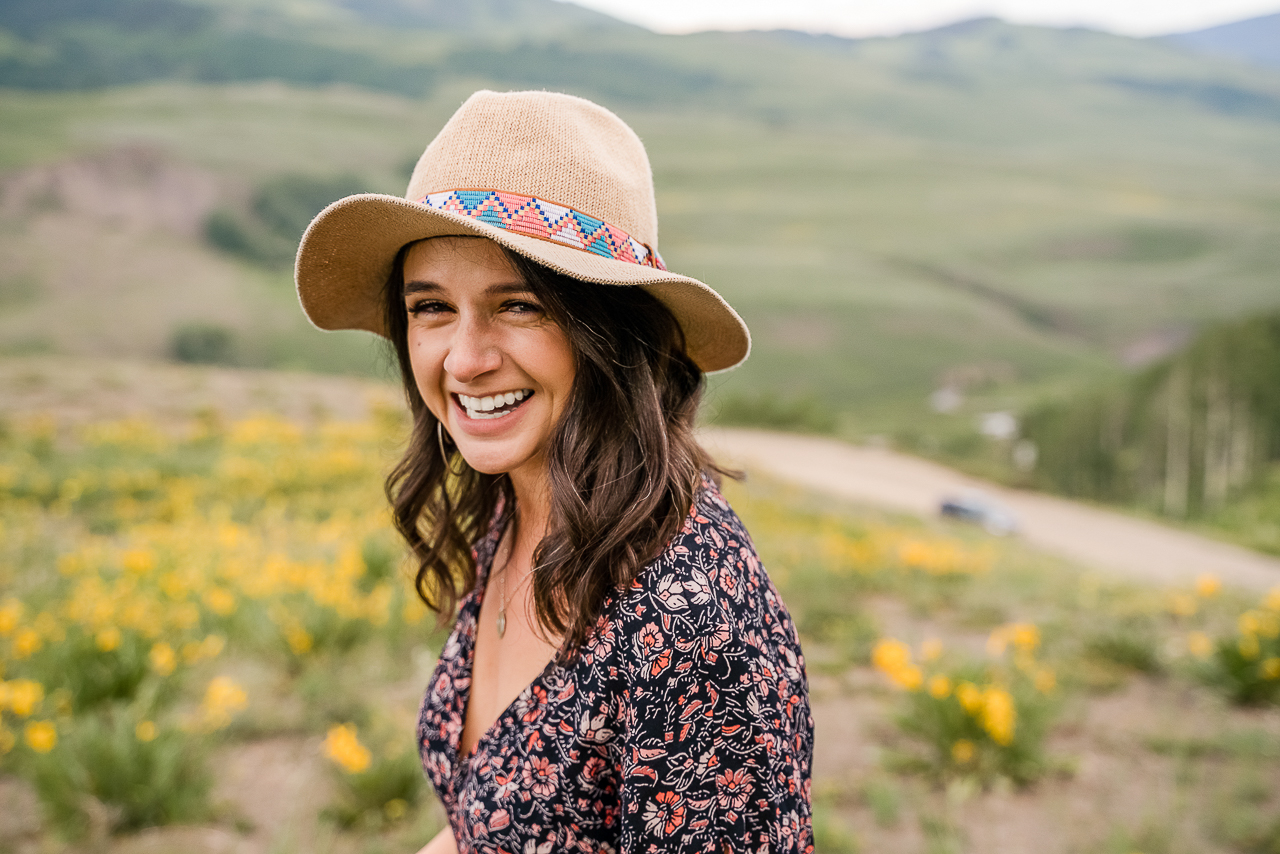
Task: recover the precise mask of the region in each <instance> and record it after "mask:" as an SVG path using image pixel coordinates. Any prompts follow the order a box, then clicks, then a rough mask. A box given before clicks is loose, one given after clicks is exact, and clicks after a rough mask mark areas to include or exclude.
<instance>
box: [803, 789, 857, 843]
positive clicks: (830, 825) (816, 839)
mask: <svg viewBox="0 0 1280 854" xmlns="http://www.w3.org/2000/svg"><path fill="white" fill-rule="evenodd" d="M833 812H835V810H834V808H833V807H832V806H830V805H828V804H826V803H824V802H822V801H817V802H815V803H814V805H813V848H814V851H817V852H821V854H858V852H860V851H862V846H861V845H859V844H858V838H857V837H856V836H855V835H854V834H853V833H852V832H851V831H849V830H848V829H847V828H846V827H845V826H844V824H843V823H842V822H841V821H840V819H839V818H837V817H836V816H833V815H832V813H833Z"/></svg>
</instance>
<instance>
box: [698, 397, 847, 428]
mask: <svg viewBox="0 0 1280 854" xmlns="http://www.w3.org/2000/svg"><path fill="white" fill-rule="evenodd" d="M715 421H716V423H717V424H733V425H740V426H744V427H765V428H768V429H771V430H792V431H795V432H800V433H830V432H831V431H832V430H834V429H835V426H836V419H835V415H834V414H833V413H832V411H831V409H830V407H827V406H823V405H822V403H820V402H819V401H818V400H817V398H814V397H801V398H796V399H792V400H785V399H782V398H781V397H779V396H778V395H777V394H774V393H772V392H760V393H759V394H754V395H753V394H729V395H725V396H724V397H723V398H721V399H720V401H719V405H718V406H717V407H716V410H715Z"/></svg>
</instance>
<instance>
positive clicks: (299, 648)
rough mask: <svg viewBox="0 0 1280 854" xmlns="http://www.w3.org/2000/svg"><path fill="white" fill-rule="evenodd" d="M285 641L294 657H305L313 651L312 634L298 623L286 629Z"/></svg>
mask: <svg viewBox="0 0 1280 854" xmlns="http://www.w3.org/2000/svg"><path fill="white" fill-rule="evenodd" d="M284 639H285V640H286V641H287V642H288V643H289V649H291V650H293V654H294V655H305V654H306V653H308V652H310V651H311V643H312V641H311V634H310V632H308V631H307V630H306V629H304V628H303V627H302V626H300V625H298V624H297V623H293V624H291V625H289V626H287V627H285V629H284Z"/></svg>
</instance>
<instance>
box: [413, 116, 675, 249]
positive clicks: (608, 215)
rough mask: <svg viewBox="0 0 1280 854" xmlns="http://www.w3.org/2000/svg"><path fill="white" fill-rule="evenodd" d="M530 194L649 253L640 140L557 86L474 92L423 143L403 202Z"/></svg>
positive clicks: (652, 215) (652, 207)
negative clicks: (474, 193)
mask: <svg viewBox="0 0 1280 854" xmlns="http://www.w3.org/2000/svg"><path fill="white" fill-rule="evenodd" d="M459 189H467V190H501V191H504V192H510V193H519V194H521V195H527V196H535V197H537V198H539V199H542V200H543V201H547V202H552V203H554V204H557V205H563V206H566V207H570V208H573V209H574V210H576V211H578V212H580V213H584V214H587V215H588V216H592V217H595V218H597V219H601V220H604V221H605V222H607V223H609V224H611V225H613V226H616V227H617V228H620V229H622V230H624V231H626V232H627V233H629V234H630V235H631V236H632V237H634V238H635V239H636V240H638V241H640V242H641V243H645V244H647V245H648V246H649V247H650V248H653V249H656V248H657V245H658V210H657V203H656V201H655V200H654V194H653V172H652V171H651V169H650V167H649V158H648V156H647V155H646V154H645V151H644V144H643V143H641V142H640V138H639V137H638V136H636V134H635V132H634V131H633V130H631V128H629V127H628V126H627V125H626V123H624V122H623V121H622V119H620V118H618V117H617V116H615V115H614V114H613V113H611V112H609V111H608V110H606V109H605V108H604V107H601V106H599V105H598V104H593V103H591V102H590V101H586V100H583V99H582V98H576V97H574V96H572V95H563V94H559V93H554V92H490V91H480V92H476V93H475V94H474V95H472V96H471V97H470V98H468V99H467V100H466V102H465V103H464V104H463V105H462V106H461V107H460V108H459V109H458V111H457V112H456V113H454V115H453V118H451V119H450V120H449V122H448V123H447V124H446V125H445V126H444V127H443V128H442V129H441V130H440V133H439V134H437V135H436V138H435V139H433V140H432V141H431V144H430V145H428V146H427V150H426V151H424V152H423V154H422V157H421V158H420V159H419V160H418V165H417V166H416V167H415V168H414V170H413V177H411V178H410V179H409V189H408V191H407V192H406V193H405V198H406V199H409V200H410V201H417V200H419V199H421V198H422V197H424V196H426V195H427V194H428V193H438V192H441V191H444V190H459Z"/></svg>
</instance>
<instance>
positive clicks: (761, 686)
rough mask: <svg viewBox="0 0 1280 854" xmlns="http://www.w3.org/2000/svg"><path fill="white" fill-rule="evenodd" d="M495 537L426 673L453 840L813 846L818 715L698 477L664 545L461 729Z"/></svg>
mask: <svg viewBox="0 0 1280 854" xmlns="http://www.w3.org/2000/svg"><path fill="white" fill-rule="evenodd" d="M499 534H500V531H498V530H497V529H496V527H495V529H494V530H492V531H491V532H490V533H489V536H487V537H486V538H485V539H484V541H482V542H481V543H479V544H478V545H477V547H476V550H475V559H476V566H477V568H478V570H479V581H478V583H477V586H476V589H475V590H474V591H472V592H471V593H470V594H469V595H468V596H467V597H466V598H465V599H464V600H463V602H462V604H461V607H460V609H459V613H458V619H457V623H456V624H455V626H454V629H453V632H452V634H451V635H450V637H449V639H448V641H447V642H446V644H445V647H444V650H443V651H442V653H441V655H440V662H439V664H438V665H437V667H436V673H435V675H434V676H433V677H432V679H431V681H430V682H429V684H428V687H427V692H426V696H425V697H424V698H423V703H422V712H421V715H420V718H419V723H418V744H419V747H420V750H421V753H422V763H423V768H424V769H425V771H426V773H427V776H428V777H429V778H430V780H431V782H432V784H433V785H434V786H435V788H436V792H437V793H438V794H439V796H440V800H441V801H442V803H443V804H444V807H445V811H446V813H447V814H448V816H449V822H450V825H451V826H452V829H453V833H454V836H455V837H456V838H457V840H458V845H459V849H460V850H461V851H463V852H472V851H475V852H486V854H487V853H488V852H493V854H497V852H505V854H539V852H551V851H555V852H562V851H580V852H583V853H584V854H590V853H591V852H607V854H626V853H627V852H636V854H656V852H663V854H666V852H693V851H698V852H715V854H722V852H738V851H743V852H763V851H768V852H774V854H778V852H812V851H813V833H812V825H811V813H810V791H809V769H810V764H811V762H812V758H813V719H812V717H811V716H810V712H809V697H808V682H807V679H806V676H805V671H804V657H803V655H801V652H800V643H799V640H798V639H797V637H796V632H795V627H794V625H793V623H792V621H791V616H790V614H788V613H787V610H786V607H785V606H784V605H783V604H782V599H781V597H780V596H779V595H778V592H777V590H776V589H775V588H774V586H773V583H772V582H771V581H770V580H769V577H768V575H767V574H766V573H765V571H764V567H763V566H762V565H761V563H760V561H759V559H758V558H757V556H756V553H755V548H754V546H752V544H751V540H750V538H749V537H748V535H747V532H746V530H745V529H744V528H743V526H742V523H741V521H739V519H738V517H737V516H736V515H735V514H734V512H733V510H732V509H731V508H730V507H729V505H728V503H727V502H726V501H725V500H724V498H723V497H722V496H721V495H720V492H719V490H717V489H716V487H715V486H714V485H713V484H712V483H711V482H710V481H704V483H703V487H702V489H701V490H700V492H699V496H698V500H697V502H696V503H695V505H694V507H693V509H692V511H691V513H690V515H689V517H688V519H686V521H685V525H684V528H683V530H681V532H680V533H679V534H678V535H677V536H676V537H675V538H674V539H673V541H672V543H671V545H670V546H669V547H668V548H667V551H666V552H665V553H663V554H662V555H661V556H660V557H659V558H658V559H657V560H655V561H653V562H652V563H651V564H649V565H648V566H647V567H645V569H644V571H643V572H641V574H640V576H639V577H638V578H637V579H636V580H635V582H634V583H633V584H632V585H631V587H630V589H628V590H625V591H619V592H618V593H617V594H615V595H614V596H612V597H610V599H609V600H608V601H607V602H606V604H605V609H604V613H603V616H602V617H601V619H600V623H599V624H598V625H597V627H596V629H595V631H594V632H593V633H592V635H591V636H590V637H589V638H588V639H587V642H586V643H585V644H584V645H583V648H582V649H581V650H580V653H579V655H578V656H577V657H576V658H575V659H574V660H573V661H572V662H570V663H569V664H568V665H567V666H560V665H557V664H554V663H552V664H550V665H548V666H547V668H546V670H544V671H543V672H542V674H541V675H540V676H539V677H538V678H537V679H535V680H534V681H533V682H532V683H531V684H530V685H529V686H528V687H526V688H525V690H524V691H523V692H521V694H520V696H519V697H517V698H516V700H515V701H514V702H512V704H511V705H510V706H509V707H508V708H507V709H506V710H505V711H504V712H503V713H502V714H501V715H500V716H499V717H498V720H497V721H496V722H495V723H494V725H493V726H492V727H491V728H490V729H489V730H488V731H487V732H485V733H484V734H483V735H482V736H481V737H480V740H479V742H478V743H477V745H476V749H475V751H474V752H473V753H472V754H471V755H470V756H469V757H461V756H459V755H458V742H459V740H460V738H461V734H462V724H463V721H464V719H465V716H466V705H467V698H468V696H469V694H470V688H471V662H472V653H473V651H474V647H475V629H476V618H477V616H478V614H479V612H480V602H481V598H482V597H483V595H484V586H485V579H486V577H487V573H488V568H489V564H490V562H491V561H492V558H493V552H494V549H495V548H496V546H497V539H498V536H499Z"/></svg>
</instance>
